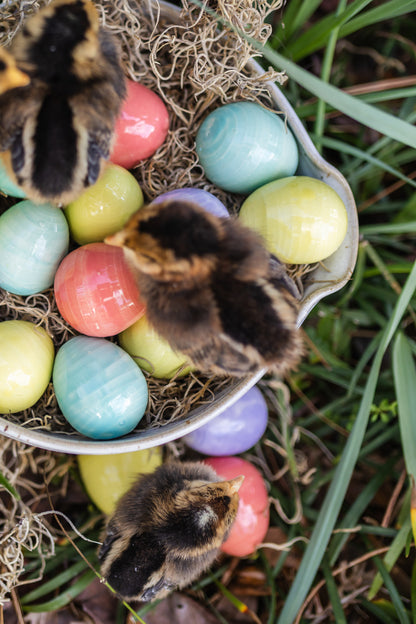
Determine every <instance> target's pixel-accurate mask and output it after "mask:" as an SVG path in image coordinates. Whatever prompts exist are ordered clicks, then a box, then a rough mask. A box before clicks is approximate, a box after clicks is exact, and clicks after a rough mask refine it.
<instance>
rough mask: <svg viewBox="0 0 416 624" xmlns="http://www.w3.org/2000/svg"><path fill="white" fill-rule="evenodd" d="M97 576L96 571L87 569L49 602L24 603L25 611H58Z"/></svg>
mask: <svg viewBox="0 0 416 624" xmlns="http://www.w3.org/2000/svg"><path fill="white" fill-rule="evenodd" d="M95 578H96V574H95V572H93V571H92V570H87V571H86V572H85V574H83V575H82V576H80V578H79V579H78V580H77V581H76V582H75V583H74V584H73V585H71V587H68V589H66V590H65V591H63V592H62V594H59V596H56V598H53V599H52V600H48V602H42V603H41V604H31V605H24V606H23V607H22V608H23V611H25V613H42V612H43V611H57V610H58V609H62V607H65V606H66V605H67V604H69V603H70V602H72V600H74V598H76V597H77V596H78V595H79V594H80V593H81V592H82V591H84V589H86V587H88V585H89V584H90V583H91V582H92V581H93V580H94V579H95Z"/></svg>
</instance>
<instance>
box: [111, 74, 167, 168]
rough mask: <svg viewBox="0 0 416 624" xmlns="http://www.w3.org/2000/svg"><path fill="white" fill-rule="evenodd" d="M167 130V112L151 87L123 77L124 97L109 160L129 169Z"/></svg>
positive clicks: (142, 157) (153, 149)
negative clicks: (124, 85)
mask: <svg viewBox="0 0 416 624" xmlns="http://www.w3.org/2000/svg"><path fill="white" fill-rule="evenodd" d="M168 130H169V114H168V111H167V108H166V106H165V104H164V102H163V100H162V99H161V98H160V97H159V96H158V95H157V94H156V93H154V92H153V91H151V90H150V89H148V88H147V87H145V86H144V85H141V84H139V83H137V82H133V81H132V80H127V99H126V100H125V101H124V105H123V108H122V110H121V113H120V116H119V118H118V120H117V122H116V128H115V132H116V139H115V143H114V147H113V151H112V152H111V156H110V160H111V162H113V163H114V164H116V165H121V166H122V167H125V168H126V169H131V167H134V166H135V165H137V163H139V162H140V161H141V160H143V159H144V158H148V157H149V156H151V155H152V154H154V153H155V151H156V150H157V148H158V147H160V146H161V145H162V143H163V141H164V140H165V139H166V135H167V133H168Z"/></svg>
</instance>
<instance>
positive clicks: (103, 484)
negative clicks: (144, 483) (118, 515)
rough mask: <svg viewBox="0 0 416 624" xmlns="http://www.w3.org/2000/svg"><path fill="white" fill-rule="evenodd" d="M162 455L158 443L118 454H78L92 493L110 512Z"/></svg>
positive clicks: (79, 462) (93, 498)
mask: <svg viewBox="0 0 416 624" xmlns="http://www.w3.org/2000/svg"><path fill="white" fill-rule="evenodd" d="M162 459H163V455H162V447H161V446H155V447H153V448H150V449H144V450H143V451H133V452H131V453H118V454H117V455H111V454H106V455H78V466H79V470H80V473H81V478H82V482H83V484H84V486H85V489H86V491H87V493H88V495H89V497H90V498H91V500H92V501H93V502H94V503H95V505H96V506H97V507H98V508H99V509H101V511H103V512H104V513H105V514H107V515H109V514H111V513H112V512H113V511H114V508H115V506H116V503H117V501H118V499H119V498H120V496H122V495H123V494H124V493H125V492H127V490H128V489H129V488H130V487H131V485H132V483H133V482H134V481H135V479H136V478H137V477H138V476H139V475H140V474H145V473H149V472H153V471H154V470H156V468H157V467H158V466H160V465H161V464H162Z"/></svg>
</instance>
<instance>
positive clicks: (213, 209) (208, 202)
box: [152, 187, 230, 217]
mask: <svg viewBox="0 0 416 624" xmlns="http://www.w3.org/2000/svg"><path fill="white" fill-rule="evenodd" d="M171 199H176V200H179V201H189V202H193V203H195V204H198V206H201V208H204V209H205V210H206V211H207V212H210V213H211V214H213V215H215V216H216V217H229V216H230V215H229V212H228V210H227V208H226V207H225V206H224V204H223V203H222V201H220V200H219V199H218V198H217V197H215V195H213V194H212V193H209V192H208V191H204V190H203V189H198V188H190V187H185V188H181V189H174V190H173V191H167V192H166V193H162V195H159V196H158V197H156V199H154V200H153V201H152V204H160V203H161V202H163V201H165V200H171Z"/></svg>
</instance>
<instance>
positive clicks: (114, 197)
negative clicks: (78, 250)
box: [65, 163, 143, 245]
mask: <svg viewBox="0 0 416 624" xmlns="http://www.w3.org/2000/svg"><path fill="white" fill-rule="evenodd" d="M142 206H143V193H142V190H141V188H140V186H139V183H138V182H137V180H136V178H135V177H134V176H133V175H132V174H131V173H130V172H129V171H127V169H124V167H119V166H118V165H114V164H112V163H108V164H107V166H106V167H105V169H104V171H103V173H102V175H101V176H100V177H99V179H98V181H97V182H96V183H95V184H94V185H93V186H90V187H89V188H87V190H86V191H84V192H83V193H82V194H81V195H80V196H79V197H78V198H77V199H76V200H75V201H73V202H72V203H71V204H69V205H68V206H67V207H66V208H65V216H66V218H67V219H68V223H69V228H70V231H71V235H72V238H73V239H74V240H76V242H77V243H79V244H80V245H84V244H85V243H94V242H97V241H102V240H104V238H105V237H106V236H109V235H110V234H114V232H117V231H118V230H121V228H122V227H123V226H124V224H125V223H126V221H127V220H128V218H129V217H130V216H131V215H132V214H133V213H134V212H136V211H137V210H138V209H139V208H141V207H142Z"/></svg>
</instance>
